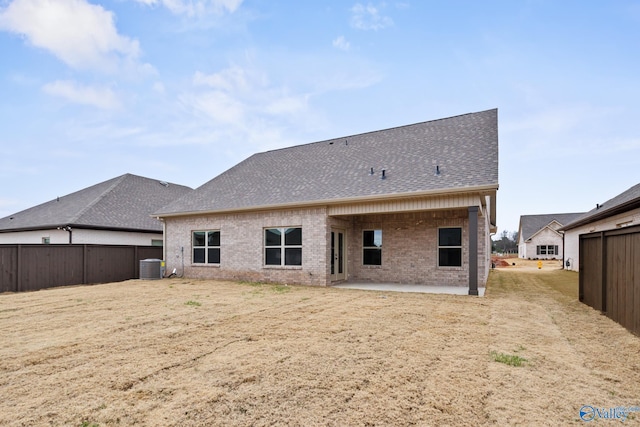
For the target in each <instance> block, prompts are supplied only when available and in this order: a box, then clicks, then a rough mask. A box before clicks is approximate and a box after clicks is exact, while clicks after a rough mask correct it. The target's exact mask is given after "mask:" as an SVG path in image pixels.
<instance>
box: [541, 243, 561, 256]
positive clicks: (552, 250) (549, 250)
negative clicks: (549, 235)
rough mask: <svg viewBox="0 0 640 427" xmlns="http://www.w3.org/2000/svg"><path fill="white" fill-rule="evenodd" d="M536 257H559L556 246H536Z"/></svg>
mask: <svg viewBox="0 0 640 427" xmlns="http://www.w3.org/2000/svg"><path fill="white" fill-rule="evenodd" d="M536 254H537V255H559V254H560V253H559V252H558V245H538V246H536Z"/></svg>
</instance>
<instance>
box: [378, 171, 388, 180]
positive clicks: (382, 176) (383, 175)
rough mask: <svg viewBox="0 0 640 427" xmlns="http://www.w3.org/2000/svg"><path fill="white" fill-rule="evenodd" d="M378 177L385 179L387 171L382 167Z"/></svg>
mask: <svg viewBox="0 0 640 427" xmlns="http://www.w3.org/2000/svg"><path fill="white" fill-rule="evenodd" d="M380 179H387V171H386V170H384V169H382V175H380Z"/></svg>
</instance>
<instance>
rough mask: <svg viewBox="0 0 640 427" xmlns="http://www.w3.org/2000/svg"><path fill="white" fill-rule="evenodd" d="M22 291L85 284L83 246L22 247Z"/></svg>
mask: <svg viewBox="0 0 640 427" xmlns="http://www.w3.org/2000/svg"><path fill="white" fill-rule="evenodd" d="M20 264H21V269H20V289H19V290H20V291H35V290H38V289H43V288H52V287H55V286H64V285H78V284H80V283H82V247H81V246H69V245H64V246H57V245H56V246H51V245H38V246H21V251H20Z"/></svg>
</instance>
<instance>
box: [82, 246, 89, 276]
mask: <svg viewBox="0 0 640 427" xmlns="http://www.w3.org/2000/svg"><path fill="white" fill-rule="evenodd" d="M87 276H88V275H87V245H86V243H85V244H84V245H82V284H83V285H86V284H87Z"/></svg>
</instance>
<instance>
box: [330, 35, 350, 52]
mask: <svg viewBox="0 0 640 427" xmlns="http://www.w3.org/2000/svg"><path fill="white" fill-rule="evenodd" d="M333 47H336V48H338V49H341V50H344V51H347V50H349V48H350V47H351V44H350V43H349V42H348V41H347V40H346V39H345V38H344V36H339V37H338V38H337V39H335V40H334V41H333Z"/></svg>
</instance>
